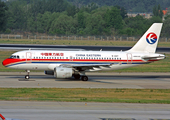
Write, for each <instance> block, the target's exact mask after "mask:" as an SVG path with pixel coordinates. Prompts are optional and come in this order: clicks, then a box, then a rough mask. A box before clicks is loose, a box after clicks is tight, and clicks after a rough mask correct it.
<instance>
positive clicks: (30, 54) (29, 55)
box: [26, 52, 32, 63]
mask: <svg viewBox="0 0 170 120" xmlns="http://www.w3.org/2000/svg"><path fill="white" fill-rule="evenodd" d="M26 61H27V62H28V63H31V62H32V53H31V52H26Z"/></svg>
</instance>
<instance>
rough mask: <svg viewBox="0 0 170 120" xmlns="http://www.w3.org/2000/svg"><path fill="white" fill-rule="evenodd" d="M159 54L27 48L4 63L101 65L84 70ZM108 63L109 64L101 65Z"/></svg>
mask: <svg viewBox="0 0 170 120" xmlns="http://www.w3.org/2000/svg"><path fill="white" fill-rule="evenodd" d="M153 55H154V56H155V55H156V56H159V55H160V54H148V53H135V52H134V53H132V52H128V51H126V52H122V51H120V52H115V51H46V50H45V51H44V50H28V51H20V52H16V53H14V54H12V57H13V58H12V57H11V60H8V61H7V62H6V63H5V62H4V65H5V66H6V67H9V68H14V69H21V70H54V68H55V67H59V66H60V65H67V64H69V65H70V64H74V65H75V64H77V65H83V64H86V65H88V64H89V65H93V64H94V65H96V64H99V65H101V66H100V68H95V67H93V69H91V68H89V69H86V71H98V70H118V69H123V68H128V67H133V66H136V65H140V64H145V63H149V62H152V61H157V60H159V59H158V58H157V59H153V60H148V61H146V60H144V59H142V57H143V56H153ZM8 59H9V58H8ZM102 64H110V66H109V67H108V66H102Z"/></svg>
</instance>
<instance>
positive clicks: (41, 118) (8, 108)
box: [0, 72, 170, 120]
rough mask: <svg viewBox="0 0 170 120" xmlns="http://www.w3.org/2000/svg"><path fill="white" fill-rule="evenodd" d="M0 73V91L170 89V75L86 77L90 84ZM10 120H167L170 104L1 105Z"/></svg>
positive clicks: (39, 75) (0, 111) (48, 103)
mask: <svg viewBox="0 0 170 120" xmlns="http://www.w3.org/2000/svg"><path fill="white" fill-rule="evenodd" d="M25 74H26V73H25V72H24V73H22V72H21V73H20V72H0V88H135V89H147V88H150V89H170V73H87V75H88V77H89V81H87V82H83V81H81V80H75V79H73V78H71V79H56V78H54V77H53V76H49V75H44V73H43V72H36V73H35V72H31V74H30V76H31V79H30V80H28V81H27V80H25V79H24V76H25ZM0 114H2V115H3V116H4V117H6V118H12V119H10V120H14V119H13V118H15V119H16V120H18V119H20V120H170V104H132V103H86V102H40V101H39V102H36V101H0Z"/></svg>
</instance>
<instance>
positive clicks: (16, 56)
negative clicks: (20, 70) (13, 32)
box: [9, 55, 19, 59]
mask: <svg viewBox="0 0 170 120" xmlns="http://www.w3.org/2000/svg"><path fill="white" fill-rule="evenodd" d="M9 58H13V59H19V55H11V57H9Z"/></svg>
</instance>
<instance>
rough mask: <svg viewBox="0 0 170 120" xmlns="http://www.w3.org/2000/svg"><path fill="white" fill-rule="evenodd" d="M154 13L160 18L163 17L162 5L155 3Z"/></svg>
mask: <svg viewBox="0 0 170 120" xmlns="http://www.w3.org/2000/svg"><path fill="white" fill-rule="evenodd" d="M153 15H154V16H159V17H160V18H162V17H163V12H162V9H161V6H160V5H158V6H157V5H155V6H154V7H153Z"/></svg>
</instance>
